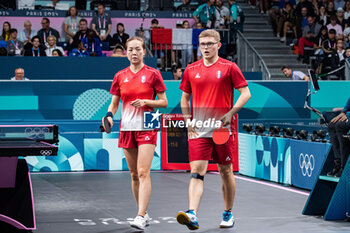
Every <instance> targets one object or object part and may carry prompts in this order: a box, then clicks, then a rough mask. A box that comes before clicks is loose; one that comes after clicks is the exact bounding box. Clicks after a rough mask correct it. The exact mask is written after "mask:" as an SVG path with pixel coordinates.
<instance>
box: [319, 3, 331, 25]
mask: <svg viewBox="0 0 350 233" xmlns="http://www.w3.org/2000/svg"><path fill="white" fill-rule="evenodd" d="M318 17H319V24H321V25H324V26H326V25H327V24H328V17H329V15H327V12H326V7H325V6H323V5H322V6H320V9H319V13H318Z"/></svg>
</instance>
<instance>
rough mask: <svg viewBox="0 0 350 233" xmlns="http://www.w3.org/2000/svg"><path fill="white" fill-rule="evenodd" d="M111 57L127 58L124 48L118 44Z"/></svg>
mask: <svg viewBox="0 0 350 233" xmlns="http://www.w3.org/2000/svg"><path fill="white" fill-rule="evenodd" d="M111 57H126V54H125V49H124V47H123V46H122V45H120V44H117V45H116V46H115V48H114V50H113V54H112V55H111Z"/></svg>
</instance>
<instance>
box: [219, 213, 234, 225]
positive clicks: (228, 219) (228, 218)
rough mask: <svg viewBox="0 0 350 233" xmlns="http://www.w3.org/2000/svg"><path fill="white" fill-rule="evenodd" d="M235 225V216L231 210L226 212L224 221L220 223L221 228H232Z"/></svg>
mask: <svg viewBox="0 0 350 233" xmlns="http://www.w3.org/2000/svg"><path fill="white" fill-rule="evenodd" d="M233 225H235V218H234V217H233V215H232V214H231V212H226V211H225V212H224V213H223V214H222V221H221V223H220V228H231V227H233Z"/></svg>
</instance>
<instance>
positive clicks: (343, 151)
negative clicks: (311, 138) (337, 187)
mask: <svg viewBox="0 0 350 233" xmlns="http://www.w3.org/2000/svg"><path fill="white" fill-rule="evenodd" d="M349 120H350V98H349V99H348V101H347V102H346V104H345V107H344V108H343V109H342V110H341V113H340V114H339V115H338V116H336V117H334V118H333V119H332V120H331V122H330V124H328V133H329V139H330V141H331V143H332V147H333V152H334V167H333V169H332V171H330V172H328V173H327V176H335V177H340V176H341V174H342V172H343V169H344V167H345V164H346V162H347V160H348V157H349V154H350V141H349V140H348V139H346V138H344V137H343V135H346V134H347V133H348V132H349V130H350V123H349Z"/></svg>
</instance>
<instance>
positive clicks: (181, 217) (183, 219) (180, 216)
mask: <svg viewBox="0 0 350 233" xmlns="http://www.w3.org/2000/svg"><path fill="white" fill-rule="evenodd" d="M176 220H177V222H178V223H180V224H182V225H186V226H187V227H188V229H190V230H191V231H194V230H197V229H199V226H193V225H190V222H191V220H190V218H189V217H188V216H187V214H186V213H183V212H179V213H177V215H176Z"/></svg>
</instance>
